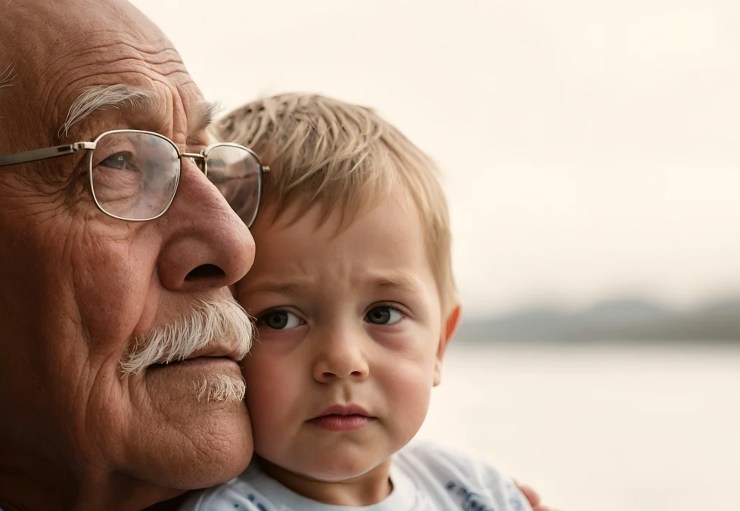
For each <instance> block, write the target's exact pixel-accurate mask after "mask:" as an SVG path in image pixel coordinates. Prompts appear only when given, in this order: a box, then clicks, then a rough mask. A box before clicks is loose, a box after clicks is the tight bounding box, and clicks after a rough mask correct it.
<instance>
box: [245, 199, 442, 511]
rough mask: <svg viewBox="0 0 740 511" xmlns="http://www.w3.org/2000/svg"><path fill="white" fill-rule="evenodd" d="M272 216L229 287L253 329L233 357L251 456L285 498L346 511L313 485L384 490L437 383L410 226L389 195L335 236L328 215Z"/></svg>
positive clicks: (417, 241)
mask: <svg viewBox="0 0 740 511" xmlns="http://www.w3.org/2000/svg"><path fill="white" fill-rule="evenodd" d="M271 212H273V210H271V208H270V207H269V205H268V207H267V209H266V211H265V213H266V214H265V215H263V216H261V217H260V218H258V219H257V221H256V223H255V225H254V228H253V232H254V235H255V239H256V240H257V243H258V246H259V251H258V254H257V258H256V260H255V264H254V267H253V269H252V270H251V271H250V272H249V273H248V274H247V276H246V277H245V279H243V280H242V281H241V282H240V283H239V284H238V285H237V297H238V299H239V301H240V302H241V303H242V305H244V306H245V308H246V309H247V311H248V312H249V313H250V314H252V315H253V316H254V317H255V318H256V323H257V328H258V331H259V334H258V339H257V341H256V343H255V345H254V347H253V348H252V351H251V352H250V354H249V355H247V357H246V358H245V359H244V371H245V377H246V380H247V404H248V405H249V409H250V414H251V417H252V428H253V431H254V438H255V451H256V452H257V453H258V454H259V455H260V456H262V457H263V458H264V459H265V460H266V461H267V462H268V470H269V471H270V473H271V474H272V475H273V476H274V477H276V478H278V479H279V480H280V481H281V482H283V483H284V484H287V485H288V486H289V487H291V488H292V489H294V490H295V491H298V492H299V493H301V494H303V495H307V496H309V497H310V496H312V495H313V496H318V495H319V494H321V495H322V497H321V498H322V499H327V498H329V499H330V500H331V499H333V498H335V497H336V498H337V499H338V500H336V501H334V500H332V502H333V503H335V504H336V503H344V504H347V502H343V501H341V499H340V497H339V496H338V495H339V494H341V493H342V491H344V490H342V487H344V486H345V485H335V486H333V488H334V489H335V490H336V491H337V494H336V495H332V496H331V497H329V496H328V494H327V493H322V492H326V491H327V490H326V488H327V486H326V485H325V484H323V483H322V481H323V482H328V481H330V482H340V481H350V480H351V481H353V483H354V485H355V487H361V488H364V490H365V491H370V492H372V491H373V490H370V488H374V487H375V486H374V485H378V484H379V485H381V487H382V485H385V484H387V483H386V482H387V477H388V464H389V462H390V456H391V455H392V454H393V453H394V452H396V451H398V450H399V449H400V448H401V447H402V446H403V445H405V444H406V442H408V441H409V440H410V439H411V438H412V437H413V435H414V434H415V433H416V431H417V430H418V428H419V427H420V426H421V424H422V421H423V419H424V416H425V415H426V412H427V406H428V402H429V397H430V391H431V388H432V386H433V384H434V383H435V382H436V381H437V379H438V377H439V366H440V363H441V360H442V354H443V350H444V346H445V344H446V340H447V339H446V337H445V335H444V333H443V332H444V329H443V322H442V321H441V313H440V308H441V305H440V299H439V294H438V292H437V286H436V283H435V279H434V275H433V273H432V270H431V267H430V264H429V260H428V258H427V255H426V251H425V243H424V236H423V232H422V227H421V221H420V219H419V215H418V213H417V211H416V208H415V207H414V206H413V205H412V204H411V200H410V199H409V198H408V197H406V196H405V195H404V194H402V193H398V192H397V193H395V194H393V195H392V196H390V197H389V198H388V200H387V201H384V202H383V204H382V205H381V206H379V207H377V208H375V209H374V210H372V211H371V212H369V213H367V214H364V215H362V216H360V217H359V218H357V219H356V220H355V221H353V222H352V224H351V225H349V226H348V227H347V228H346V229H342V230H339V231H337V226H338V224H339V221H340V218H341V213H340V212H339V211H334V212H333V213H332V214H331V215H330V216H329V217H328V218H327V219H326V221H325V222H323V221H322V219H321V212H320V210H319V208H318V207H314V208H313V209H311V210H310V211H309V212H308V213H307V214H304V215H301V216H300V218H299V219H298V220H296V221H295V222H294V223H291V222H290V221H289V220H290V219H293V218H295V216H294V214H293V213H295V211H294V210H291V209H290V208H288V210H287V211H285V212H281V214H280V215H279V216H278V217H277V220H276V221H275V223H271V222H270V219H271V217H270V213H271ZM319 224H320V225H319ZM353 504H354V505H357V504H358V502H353Z"/></svg>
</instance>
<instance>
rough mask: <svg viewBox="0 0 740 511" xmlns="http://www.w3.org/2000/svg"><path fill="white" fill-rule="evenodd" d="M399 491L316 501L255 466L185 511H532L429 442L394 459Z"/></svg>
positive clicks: (503, 483)
mask: <svg viewBox="0 0 740 511" xmlns="http://www.w3.org/2000/svg"><path fill="white" fill-rule="evenodd" d="M391 481H392V482H393V491H392V492H391V494H390V495H388V497H386V498H385V499H383V500H382V501H381V502H378V503H377V504H373V505H370V506H364V507H349V506H335V505H330V504H322V503H320V502H316V501H313V500H310V499H307V498H306V497H303V496H301V495H298V494H297V493H294V492H293V491H291V490H289V489H288V488H286V487H285V486H283V485H282V484H280V483H279V482H277V481H276V480H274V479H272V478H271V477H270V476H268V475H267V474H265V473H264V472H263V471H262V470H261V469H260V468H259V466H258V465H257V464H256V463H253V464H251V465H250V466H249V468H247V470H246V471H245V472H244V473H243V474H241V475H240V476H239V477H237V478H235V479H232V480H231V481H229V482H227V483H224V484H222V485H220V486H217V487H215V488H211V489H208V490H203V491H201V492H198V493H195V494H194V495H192V496H191V497H190V498H189V499H188V500H187V501H185V503H184V504H183V505H182V506H181V507H180V508H179V509H180V511H234V510H239V511H242V510H246V511H357V510H363V511H406V510H409V511H412V510H413V511H455V510H460V511H531V507H530V506H529V503H528V502H527V499H526V498H525V497H524V496H523V495H522V494H521V492H520V491H519V489H518V488H517V487H516V486H515V485H514V484H513V483H512V482H511V481H510V480H509V479H507V478H505V477H504V476H503V475H501V474H500V473H499V472H498V471H497V470H495V469H494V468H492V467H490V466H489V465H487V464H485V463H482V462H481V461H479V460H476V459H474V458H471V457H468V456H465V455H463V454H461V453H458V452H456V451H451V450H448V449H444V448H442V447H439V446H437V445H435V444H432V443H428V442H413V443H411V444H409V445H408V446H407V447H405V448H404V449H403V450H401V451H400V452H398V453H396V454H395V455H394V457H393V464H392V465H391Z"/></svg>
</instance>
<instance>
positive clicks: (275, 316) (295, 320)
mask: <svg viewBox="0 0 740 511" xmlns="http://www.w3.org/2000/svg"><path fill="white" fill-rule="evenodd" d="M302 324H303V321H302V320H301V319H300V318H299V317H298V316H296V315H295V314H293V313H291V312H288V311H282V310H276V311H269V312H266V313H264V314H262V315H261V316H260V317H259V318H258V319H257V326H266V327H267V328H272V329H273V330H285V329H287V328H295V327H297V326H300V325H302Z"/></svg>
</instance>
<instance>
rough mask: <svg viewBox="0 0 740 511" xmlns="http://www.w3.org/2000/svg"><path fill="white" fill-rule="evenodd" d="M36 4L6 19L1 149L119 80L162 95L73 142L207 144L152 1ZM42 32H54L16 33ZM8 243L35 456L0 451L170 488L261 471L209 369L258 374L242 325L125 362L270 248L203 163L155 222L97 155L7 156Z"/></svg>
mask: <svg viewBox="0 0 740 511" xmlns="http://www.w3.org/2000/svg"><path fill="white" fill-rule="evenodd" d="M25 4H26V2H22V1H19V2H13V3H11V4H9V9H10V10H9V11H8V12H9V13H8V14H6V13H4V14H3V17H6V16H7V22H3V21H0V33H4V34H6V35H7V36H8V37H7V40H6V38H4V39H3V40H2V41H0V59H5V58H10V57H11V56H12V58H13V59H14V62H13V64H14V65H15V78H14V83H13V85H12V86H11V87H9V88H8V89H5V90H7V93H6V94H5V95H3V96H0V154H5V153H15V152H20V151H24V150H28V149H35V148H38V147H44V146H48V145H52V144H50V142H52V143H54V142H57V141H55V140H54V136H55V135H56V133H57V129H58V128H59V126H60V125H61V124H62V122H63V121H64V119H65V117H66V115H67V111H68V109H69V106H70V104H71V103H72V101H73V100H74V99H75V98H77V97H78V96H79V94H81V93H82V91H84V90H86V89H87V88H89V87H97V86H108V85H114V84H124V85H127V86H130V87H133V88H136V89H137V90H141V91H144V92H145V93H146V94H147V95H149V96H150V97H151V98H152V99H153V101H150V102H149V103H147V107H146V108H129V105H128V104H122V105H118V106H119V107H118V108H107V109H105V108H104V109H100V110H97V111H94V112H93V113H91V114H90V115H87V116H86V117H85V118H84V119H83V120H82V121H80V122H79V123H77V124H75V125H74V126H73V127H72V129H71V130H70V132H69V135H68V136H62V142H74V141H78V140H79V141H82V140H93V139H94V138H95V137H96V136H97V135H99V134H100V133H101V132H103V131H106V130H111V129H119V128H134V129H142V130H150V131H154V132H157V133H160V134H162V135H164V136H166V137H168V138H170V139H171V140H173V141H174V142H175V143H176V144H177V145H178V147H179V148H180V150H181V151H197V150H199V149H201V148H202V147H203V146H204V145H206V143H207V138H206V133H205V124H206V123H204V122H203V118H202V117H203V116H202V115H201V114H202V112H203V107H204V105H203V99H202V97H201V95H200V92H199V91H198V89H197V87H196V86H195V85H194V84H193V83H192V81H191V78H190V76H189V75H188V74H187V72H186V70H185V68H184V66H183V65H182V63H181V62H180V59H179V56H178V55H177V53H176V52H175V51H174V49H172V48H171V46H170V44H169V42H168V41H167V40H166V39H164V37H163V36H162V35H161V33H159V32H158V31H157V30H156V28H155V27H153V26H152V25H151V24H149V23H148V22H147V21H146V20H145V19H143V18H142V17H141V15H140V14H139V13H138V12H135V11H133V9H132V8H131V7H130V6H128V5H127V4H123V5H119V4H117V3H115V2H97V1H96V2H93V1H89V2H88V1H87V0H79V1H75V2H71V3H70V2H32V5H31V9H32V11H33V12H31V10H29V11H28V12H24V10H25V8H24V6H25ZM71 4H74V5H71ZM14 7H17V9H14ZM3 9H5V10H8V7H3ZM68 13H74V14H68ZM70 16H75V17H76V18H74V19H73V18H71V17H70ZM28 26H35V27H38V30H37V31H35V32H34V33H32V34H30V35H29V36H28V37H27V38H26V37H25V36H21V35H20V33H18V32H16V31H18V30H20V29H21V27H28ZM22 39H25V42H24V43H23V44H21V43H17V44H16V46H13V44H15V43H13V42H12V41H14V40H22ZM8 41H10V42H8ZM3 49H5V51H3ZM0 67H2V65H0ZM59 143H61V142H59ZM0 239H2V243H0V282H1V283H2V284H0V365H1V366H2V367H1V368H0V405H1V406H2V409H3V417H4V420H3V421H2V425H0V439H8V438H14V439H16V440H17V441H16V442H15V447H14V448H16V449H17V451H13V452H11V451H12V449H11V450H10V451H9V450H6V446H5V445H3V449H2V450H4V451H5V453H4V454H0V461H2V462H3V463H10V462H8V460H10V459H17V458H25V460H26V461H27V462H28V463H29V464H32V463H36V464H37V465H38V466H46V467H49V470H50V471H51V472H53V471H54V470H55V469H54V468H52V467H56V466H59V471H60V473H62V471H65V470H70V469H71V470H72V471H74V472H75V477H79V478H85V477H94V476H95V475H98V476H99V473H106V472H110V473H111V474H113V475H115V476H120V480H122V481H127V480H128V481H130V480H144V481H147V482H150V483H153V484H154V485H155V486H156V485H159V486H164V487H168V488H193V487H198V486H206V485H211V484H215V483H217V482H221V481H223V480H225V479H227V478H228V477H232V476H233V475H235V474H236V473H238V472H239V471H240V470H241V469H243V468H244V466H245V465H246V463H247V462H248V460H249V457H250V455H251V438H250V433H249V424H248V417H247V414H246V410H245V407H244V404H243V403H242V401H241V400H227V401H218V400H215V401H214V400H211V401H207V399H204V398H203V394H202V393H200V398H199V389H198V386H199V385H201V384H202V382H204V381H205V382H208V381H213V380H214V379H218V378H226V379H235V378H240V376H239V369H238V365H237V364H236V363H235V362H234V361H233V360H231V358H235V357H236V356H237V352H238V349H237V346H236V345H235V344H236V342H237V341H236V336H235V334H234V333H233V332H231V331H229V330H228V328H227V329H226V331H225V333H223V334H222V335H221V336H220V337H219V336H217V337H216V338H214V339H213V342H212V343H211V344H210V345H209V347H208V348H207V349H203V350H201V351H199V352H198V353H197V355H199V356H198V358H197V360H196V359H193V360H190V361H189V362H186V363H176V364H171V365H167V366H165V365H156V366H150V367H146V368H144V369H143V370H142V371H140V372H137V373H135V374H131V375H129V376H122V372H121V362H122V361H124V360H126V359H127V354H128V353H130V352H131V351H135V350H138V349H140V348H142V346H141V343H144V342H148V341H147V340H146V339H147V335H148V334H149V333H150V332H152V331H153V330H156V329H158V328H162V327H166V326H168V325H172V324H174V323H176V322H178V321H182V320H184V319H185V318H187V317H189V316H190V315H191V314H192V312H193V310H194V309H196V308H197V307H198V306H199V304H200V303H201V301H203V300H206V301H215V302H218V301H219V300H227V299H229V297H230V295H229V293H228V289H227V288H226V287H225V286H228V285H230V284H232V283H234V282H235V281H236V280H238V279H239V278H241V277H242V276H243V275H244V274H245V273H246V271H247V270H248V268H249V267H250V266H251V263H252V259H253V257H254V243H253V241H252V238H251V236H250V234H249V231H248V230H247V228H246V226H245V225H244V224H243V223H242V222H241V221H240V220H239V218H238V217H237V216H236V215H235V214H234V212H233V211H232V210H231V209H230V208H229V206H228V205H227V203H226V202H225V200H224V199H223V197H221V196H220V194H219V193H218V191H217V190H216V188H215V187H214V186H213V185H212V184H211V183H209V182H208V180H207V179H206V178H205V177H204V175H203V174H202V173H200V172H199V171H198V169H197V168H196V167H195V165H194V164H193V163H192V162H191V161H189V160H183V166H182V172H181V176H180V184H179V188H178V192H177V195H176V197H175V200H174V202H173V204H172V206H171V207H170V209H169V211H168V212H167V213H166V214H165V215H164V216H163V217H162V218H159V219H157V220H153V221H149V222H144V223H130V222H125V221H121V220H116V219H113V218H110V217H108V216H106V215H104V214H103V213H101V212H100V211H99V210H97V209H96V207H95V205H94V203H93V200H92V197H91V193H90V188H89V182H88V177H87V167H86V155H85V154H84V152H81V153H75V154H74V155H70V156H63V157H59V158H54V159H50V160H45V161H42V162H36V163H30V164H22V165H18V166H14V167H4V168H1V169H0ZM175 337H177V336H175ZM137 343H139V345H138V346H137V345H136V344H137ZM160 361H161V360H160ZM200 390H202V389H200ZM206 394H207V393H206ZM3 456H4V458H3ZM88 472H90V473H88ZM100 491H103V490H100Z"/></svg>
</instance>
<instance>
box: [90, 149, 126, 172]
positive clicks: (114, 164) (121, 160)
mask: <svg viewBox="0 0 740 511" xmlns="http://www.w3.org/2000/svg"><path fill="white" fill-rule="evenodd" d="M98 166H101V167H107V168H109V169H118V170H125V169H128V170H134V169H132V167H131V153H129V152H123V153H116V154H113V155H111V156H108V157H107V158H106V159H104V160H103V161H101V162H100V163H99V164H98Z"/></svg>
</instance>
